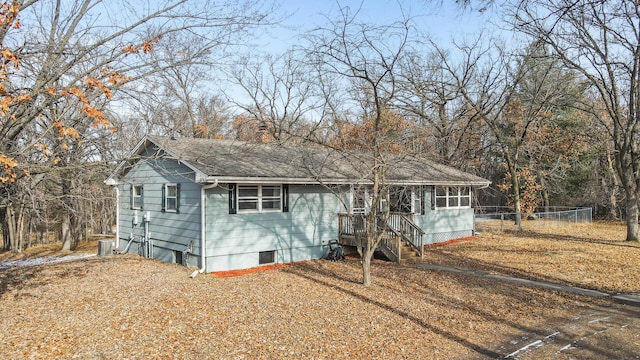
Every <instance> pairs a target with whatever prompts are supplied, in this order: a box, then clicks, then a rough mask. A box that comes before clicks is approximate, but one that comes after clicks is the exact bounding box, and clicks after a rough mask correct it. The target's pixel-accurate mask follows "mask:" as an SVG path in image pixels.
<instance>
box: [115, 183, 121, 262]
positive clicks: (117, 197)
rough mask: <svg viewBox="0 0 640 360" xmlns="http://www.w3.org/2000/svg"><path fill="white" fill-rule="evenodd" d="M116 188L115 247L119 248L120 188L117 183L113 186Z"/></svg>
mask: <svg viewBox="0 0 640 360" xmlns="http://www.w3.org/2000/svg"><path fill="white" fill-rule="evenodd" d="M114 188H115V189H116V244H115V245H116V247H115V248H116V249H118V250H120V188H119V187H118V185H116V186H114Z"/></svg>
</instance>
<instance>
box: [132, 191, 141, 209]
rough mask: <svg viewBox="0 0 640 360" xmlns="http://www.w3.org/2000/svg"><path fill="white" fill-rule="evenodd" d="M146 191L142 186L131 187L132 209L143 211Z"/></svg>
mask: <svg viewBox="0 0 640 360" xmlns="http://www.w3.org/2000/svg"><path fill="white" fill-rule="evenodd" d="M143 196H144V189H143V188H142V185H131V208H132V209H142V207H143V205H144V203H143V200H144V198H143Z"/></svg>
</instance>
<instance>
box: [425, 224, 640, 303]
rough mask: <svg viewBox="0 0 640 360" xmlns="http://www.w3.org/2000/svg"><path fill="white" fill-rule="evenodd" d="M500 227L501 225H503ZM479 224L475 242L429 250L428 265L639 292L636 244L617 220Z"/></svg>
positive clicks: (638, 248) (639, 262)
mask: <svg viewBox="0 0 640 360" xmlns="http://www.w3.org/2000/svg"><path fill="white" fill-rule="evenodd" d="M503 225H504V224H503ZM506 225H507V226H508V228H507V229H506V231H504V232H502V231H498V229H499V222H493V223H491V222H490V223H482V224H481V226H479V227H478V230H479V231H480V235H479V238H480V239H479V241H469V242H462V243H459V244H455V245H451V246H445V247H437V248H433V249H427V250H426V251H425V257H424V259H425V261H426V262H428V263H433V264H438V265H445V266H453V267H459V268H465V269H471V270H479V271H484V272H489V273H494V274H503V275H513V276H517V277H523V278H527V279H532V280H543V281H550V282H554V283H561V284H566V285H574V286H578V287H584V288H589V289H595V290H600V291H604V292H609V293H618V292H622V293H638V292H640V243H639V242H637V241H625V240H624V239H625V236H626V232H625V230H626V228H625V226H624V224H621V223H609V222H598V223H557V222H547V223H545V222H542V221H524V222H523V231H521V232H516V231H514V227H513V224H512V223H509V224H506Z"/></svg>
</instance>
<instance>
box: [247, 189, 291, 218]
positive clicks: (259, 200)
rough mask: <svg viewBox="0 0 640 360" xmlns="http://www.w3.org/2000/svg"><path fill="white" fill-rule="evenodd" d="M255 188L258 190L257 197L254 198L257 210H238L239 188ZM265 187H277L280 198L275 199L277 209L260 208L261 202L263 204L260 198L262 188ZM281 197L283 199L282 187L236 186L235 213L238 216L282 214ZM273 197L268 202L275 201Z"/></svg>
mask: <svg viewBox="0 0 640 360" xmlns="http://www.w3.org/2000/svg"><path fill="white" fill-rule="evenodd" d="M250 186H251V187H253V186H255V187H257V188H258V196H257V197H256V200H257V207H258V208H257V209H240V199H241V197H240V188H242V187H250ZM263 186H266V187H277V188H279V189H280V196H278V197H277V199H278V204H279V205H278V208H277V209H263V208H262V202H263V200H264V199H263V197H262V187H263ZM282 197H283V190H282V185H260V184H242V185H240V184H238V185H237V186H236V209H237V213H238V214H251V213H254V214H257V213H267V212H282ZM275 199H276V198H275V197H269V200H275Z"/></svg>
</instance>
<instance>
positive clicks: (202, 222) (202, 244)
mask: <svg viewBox="0 0 640 360" xmlns="http://www.w3.org/2000/svg"><path fill="white" fill-rule="evenodd" d="M217 186H218V179H215V180H214V182H213V184H208V185H203V186H202V187H201V188H200V266H201V267H200V269H199V270H196V271H194V272H192V273H191V275H190V276H191V278H192V279H193V278H194V277H196V276H197V275H198V274H202V273H203V272H205V271H206V270H207V263H206V261H207V254H206V253H207V251H206V250H207V249H206V246H205V244H206V239H207V237H206V234H207V227H206V225H207V224H206V223H205V221H206V219H207V217H206V214H205V213H206V210H207V206H206V201H207V190H208V189H213V188H214V187H217Z"/></svg>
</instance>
